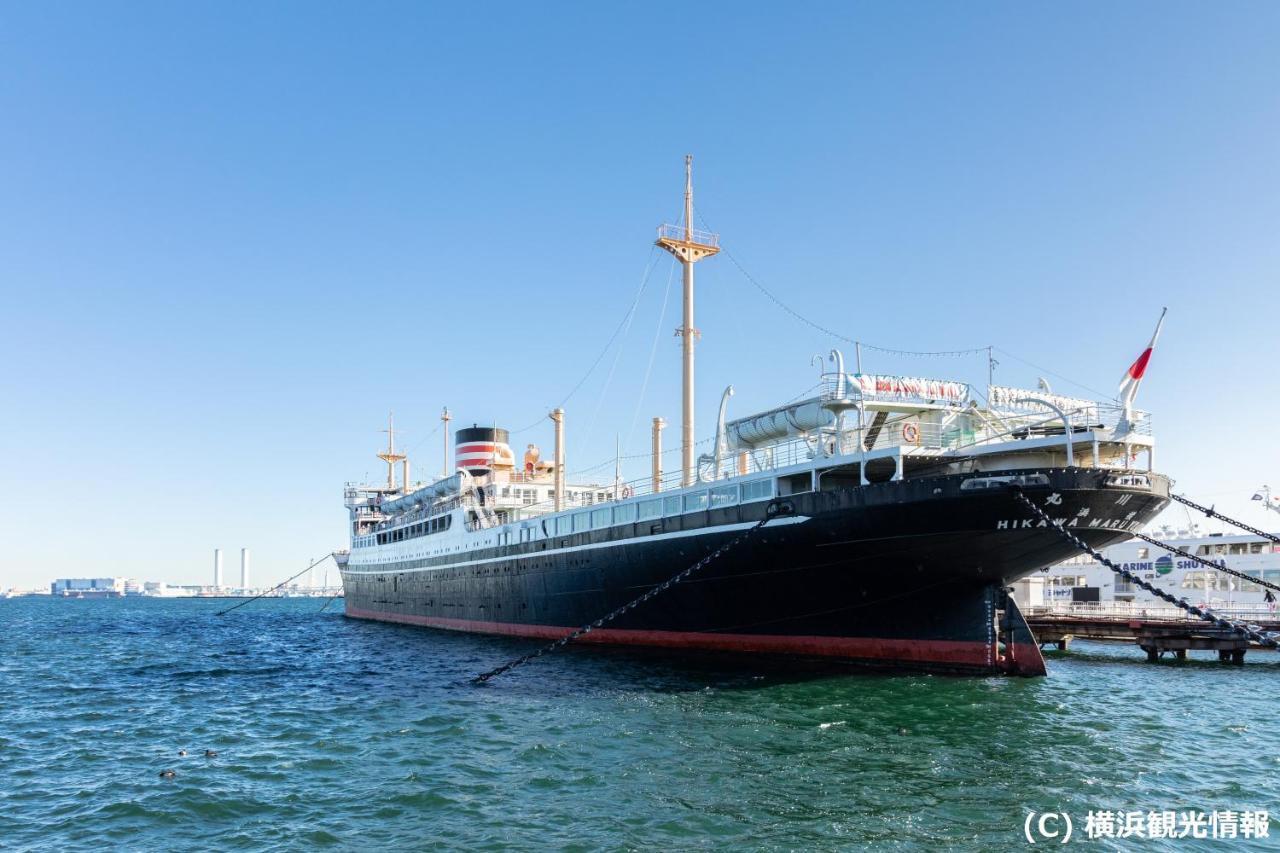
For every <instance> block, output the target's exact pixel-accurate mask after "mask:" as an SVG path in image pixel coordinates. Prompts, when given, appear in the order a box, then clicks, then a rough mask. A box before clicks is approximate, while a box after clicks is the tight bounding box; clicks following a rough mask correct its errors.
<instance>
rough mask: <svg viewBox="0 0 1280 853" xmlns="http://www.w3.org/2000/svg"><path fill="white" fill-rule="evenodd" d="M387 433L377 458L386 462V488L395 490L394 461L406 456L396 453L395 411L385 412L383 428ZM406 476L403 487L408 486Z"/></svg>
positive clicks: (401, 459)
mask: <svg viewBox="0 0 1280 853" xmlns="http://www.w3.org/2000/svg"><path fill="white" fill-rule="evenodd" d="M383 432H385V433H386V434H387V449H386V450H385V451H383V452H382V453H379V454H378V458H379V459H381V460H382V461H383V462H385V463H387V488H388V489H390V490H392V491H395V488H396V463H397V462H401V461H403V460H404V459H405V458H406V457H405V455H404V454H403V453H396V415H395V412H390V413H388V414H387V428H386V429H384V430H383ZM408 479H409V478H408V477H407V476H406V477H405V484H404V486H405V488H406V489H407V488H409V483H408Z"/></svg>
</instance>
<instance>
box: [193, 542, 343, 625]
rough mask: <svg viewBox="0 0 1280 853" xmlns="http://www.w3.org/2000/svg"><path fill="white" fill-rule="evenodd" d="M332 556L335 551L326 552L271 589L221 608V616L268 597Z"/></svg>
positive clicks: (219, 612)
mask: <svg viewBox="0 0 1280 853" xmlns="http://www.w3.org/2000/svg"><path fill="white" fill-rule="evenodd" d="M332 556H333V552H332V551H330V552H329V553H328V554H325V555H324V556H323V557H321V558H320V559H318V560H316V561H315V562H314V563H312V564H311V565H309V566H307V567H306V568H305V569H303V570H302V571H300V572H298V573H297V574H296V575H291V576H290V577H287V578H285V579H284V580H282V581H280V583H278V584H276V585H275V586H273V587H271V589H268V590H264V591H263V592H260V593H258V594H257V595H255V596H254V597H253V598H246V599H245V600H244V601H241V602H238V603H236V604H234V605H232V606H231V607H228V608H227V609H226V610H219V611H218V615H219V616H226V615H227V614H228V613H230V612H231V611H232V610H235V609H237V608H239V607H244V606H245V605H246V604H252V603H253V602H255V601H257V600H258V599H259V598H266V597H267V596H268V595H270V594H271V593H273V592H275V591H276V590H277V589H279V588H280V587H282V586H284V585H285V584H287V583H288V582H289V581H291V580H293V579H294V578H300V577H302V576H303V575H305V574H306V573H307V572H309V571H311V570H312V569H314V568H315V567H316V566H318V565H320V564H321V563H323V562H324V561H325V560H327V559H329V558H330V557H332Z"/></svg>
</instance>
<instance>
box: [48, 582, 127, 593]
mask: <svg viewBox="0 0 1280 853" xmlns="http://www.w3.org/2000/svg"><path fill="white" fill-rule="evenodd" d="M124 591H125V579H124V578H58V579H57V580H55V581H54V582H53V583H52V584H51V585H50V587H49V592H50V593H52V594H53V595H61V596H63V597H65V598H116V597H118V596H121V595H124Z"/></svg>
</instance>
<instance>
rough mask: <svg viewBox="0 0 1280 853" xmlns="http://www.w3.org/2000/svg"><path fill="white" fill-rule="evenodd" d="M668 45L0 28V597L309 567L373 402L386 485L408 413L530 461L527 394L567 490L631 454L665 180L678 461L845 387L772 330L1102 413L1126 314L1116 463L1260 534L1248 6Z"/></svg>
mask: <svg viewBox="0 0 1280 853" xmlns="http://www.w3.org/2000/svg"><path fill="white" fill-rule="evenodd" d="M680 14H681V16H682V17H683V18H684V21H682V22H680V23H679V24H676V23H675V22H673V20H672V19H671V17H670V16H664V15H660V14H655V12H654V10H653V9H652V8H651V7H634V8H615V7H611V6H585V5H581V6H580V5H572V4H564V5H552V6H546V5H543V6H538V7H531V6H522V5H516V4H512V5H506V6H500V5H486V6H483V7H474V8H471V7H458V6H456V5H455V6H443V5H432V4H421V3H398V2H390V3H380V4H376V5H373V6H369V5H356V4H348V5H344V4H327V5H322V6H316V5H314V4H302V3H290V2H282V3H273V4H267V5H257V6H250V5H235V4H231V5H227V4H212V3H188V4H164V3H150V2H139V3H130V4H91V3H85V2H72V3H60V4H14V3H7V4H0V39H3V50H0V80H2V81H3V83H2V85H0V112H2V113H3V115H4V116H5V122H4V125H3V127H2V128H0V288H2V290H0V292H2V293H3V296H2V301H0V305H2V306H3V309H4V316H5V318H6V320H7V323H6V328H5V334H4V335H3V336H0V355H3V357H4V360H5V363H6V364H8V365H9V368H10V369H9V370H8V371H6V372H5V379H4V385H3V389H2V390H3V399H4V400H5V402H6V409H7V412H8V423H7V424H6V428H5V429H4V430H3V431H0V452H2V453H3V459H4V461H5V465H4V485H5V488H4V489H3V495H4V497H3V501H4V505H3V513H0V517H2V519H3V520H0V532H2V533H3V535H4V541H5V542H6V544H7V548H6V552H5V555H4V557H3V558H2V559H0V589H3V588H7V587H11V586H17V587H32V586H43V585H45V584H47V582H48V581H49V580H51V579H52V578H54V577H59V576H111V575H123V576H128V577H136V578H147V579H156V580H165V581H167V582H171V583H202V582H206V583H207V582H209V579H211V577H212V554H213V550H214V548H216V547H221V548H223V549H224V551H225V552H226V553H227V554H228V555H238V550H239V549H240V548H241V547H248V548H250V549H251V551H252V553H253V577H254V581H255V583H261V584H263V585H269V584H273V583H276V582H278V581H280V580H283V579H284V578H285V577H287V576H288V575H290V574H293V573H294V572H296V571H299V570H300V569H302V568H303V567H305V566H306V565H307V564H308V562H310V561H311V560H312V559H314V558H316V557H319V556H320V555H322V554H324V553H325V552H327V551H329V550H332V549H334V548H339V547H344V546H345V545H346V541H347V540H346V514H345V510H344V509H343V506H342V484H343V482H344V481H347V480H360V479H366V478H372V479H379V478H381V477H382V476H384V471H385V469H384V468H383V467H382V464H381V463H380V462H379V461H378V460H377V459H376V458H375V457H374V454H375V453H377V451H378V450H379V448H380V447H381V446H382V445H383V443H384V442H385V436H384V435H383V434H382V433H381V432H380V430H382V429H384V428H385V423H386V418H387V413H388V411H391V410H394V411H395V413H396V423H397V427H403V429H404V434H403V437H402V439H400V441H399V442H398V443H401V446H402V447H404V448H407V449H408V450H409V452H410V454H411V458H412V463H413V467H414V470H415V472H417V473H418V474H420V475H425V474H428V473H431V474H434V473H435V472H437V471H438V470H439V468H440V446H441V436H440V434H439V432H437V431H435V430H436V428H437V426H438V424H439V413H440V410H441V408H442V407H443V406H446V405H447V406H449V407H450V409H451V411H452V412H453V413H454V415H455V420H454V421H453V424H452V425H453V427H455V428H456V427H460V426H466V425H469V424H471V423H473V422H474V423H480V424H490V423H493V422H494V421H495V420H496V421H497V423H498V424H499V425H501V426H505V427H507V428H509V429H511V430H513V431H514V430H518V429H521V428H524V427H531V428H529V429H528V430H526V431H523V432H520V433H518V434H516V435H513V437H512V445H513V449H514V450H515V451H516V452H517V454H519V453H520V452H521V451H522V450H523V448H524V444H525V443H526V442H534V443H537V444H539V445H540V447H541V448H542V450H543V452H544V453H547V454H549V453H550V448H551V427H550V423H549V422H548V421H547V420H546V419H545V414H546V412H547V411H549V410H550V408H552V407H553V406H555V405H557V404H559V403H561V402H564V405H565V408H566V410H567V436H568V454H567V455H568V468H569V470H570V471H579V470H582V469H585V468H589V467H590V466H593V465H597V464H600V465H602V467H601V468H600V472H601V475H602V476H601V479H605V480H611V479H612V461H611V460H612V458H613V455H614V448H615V442H616V441H620V442H621V443H622V445H623V453H624V454H625V455H633V454H641V455H642V454H644V453H645V452H646V451H647V448H648V440H649V439H648V424H649V421H650V419H651V418H652V417H653V416H656V415H661V416H663V417H665V418H666V419H667V421H668V423H669V424H670V425H672V427H674V429H668V431H667V433H666V444H667V447H668V448H674V447H675V446H676V444H677V442H678V424H679V417H680V410H679V393H680V382H679V345H678V340H677V339H676V338H674V337H673V335H672V332H673V330H674V329H675V327H676V326H678V325H679V322H680V321H679V287H680V282H679V273H678V272H675V274H674V275H673V274H672V273H673V267H672V263H671V261H670V259H669V258H667V257H666V256H664V255H662V254H661V253H660V252H659V251H657V250H655V249H654V248H653V246H652V242H653V236H654V228H655V226H657V225H659V224H660V223H662V222H664V221H666V222H670V221H675V220H676V219H677V218H678V213H679V210H680V204H681V192H682V187H683V175H682V170H683V156H684V155H685V154H686V153H692V154H693V155H694V156H695V163H694V169H695V185H696V186H695V191H696V204H697V208H698V211H699V214H700V215H701V217H702V223H703V224H704V227H709V228H711V229H713V230H716V231H718V232H719V233H720V234H721V235H722V244H723V245H724V247H725V249H726V251H725V252H724V253H722V254H721V255H720V256H718V257H716V258H712V259H710V260H708V261H705V262H703V263H701V264H699V266H698V270H697V275H698V307H697V325H698V327H699V328H700V330H701V332H702V338H701V341H700V343H699V348H698V398H697V404H698V424H699V430H698V433H699V436H700V437H703V438H705V437H708V436H710V435H711V433H712V430H713V427H714V421H715V410H716V405H717V403H718V401H719V396H720V393H721V391H722V390H723V388H724V387H725V386H726V385H729V384H732V385H734V387H735V390H736V395H735V396H734V398H733V400H732V402H731V408H730V411H731V412H732V413H733V414H734V415H741V414H745V413H748V412H750V411H755V410H760V409H764V408H769V407H772V406H774V405H777V404H779V403H781V402H783V401H785V400H788V399H791V398H793V397H795V396H797V395H799V394H800V393H801V392H803V391H804V390H805V389H806V388H808V387H809V386H811V385H812V384H813V383H814V382H815V381H816V380H817V375H816V374H817V368H815V367H811V366H810V359H811V357H812V356H813V355H814V354H819V353H826V352H827V350H829V349H830V348H831V347H833V346H840V347H842V348H844V350H845V355H846V357H847V358H848V359H849V360H850V362H852V358H853V353H852V347H851V346H849V345H848V344H847V343H846V342H845V341H842V340H841V339H840V338H837V337H832V336H831V335H828V334H824V333H823V332H822V331H819V330H818V329H816V328H814V327H813V326H812V325H810V324H809V323H807V322H806V321H805V320H808V321H811V322H813V323H816V324H818V325H819V326H821V327H822V328H824V329H827V330H830V331H831V332H834V333H836V334H837V335H839V336H841V337H843V338H848V339H856V340H861V341H865V342H867V343H868V344H872V345H876V346H879V347H884V348H887V349H896V350H913V351H921V350H928V351H937V350H947V351H959V350H978V352H972V353H969V354H966V355H961V356H955V357H929V358H921V357H913V356H906V355H894V354H892V353H889V352H883V351H879V350H872V349H868V350H866V351H865V352H864V366H865V368H866V369H867V370H868V371H874V372H884V373H899V374H907V375H920V376H932V377H953V378H957V379H962V380H965V381H968V382H971V383H973V384H974V385H976V386H978V387H982V386H985V384H986V379H987V362H986V355H985V351H984V348H985V347H987V346H993V347H997V348H998V350H996V351H995V358H996V360H997V362H998V366H997V367H996V368H995V379H996V381H997V382H999V383H1007V384H1011V385H1020V386H1025V387H1035V383H1036V381H1037V379H1038V378H1039V377H1044V378H1046V379H1048V381H1049V382H1050V383H1051V384H1052V385H1053V387H1054V390H1055V391H1059V392H1061V393H1067V394H1073V395H1075V394H1080V395H1084V396H1089V395H1090V394H1089V393H1088V391H1087V390H1086V389H1090V390H1092V391H1097V392H1101V394H1103V395H1105V396H1108V397H1111V396H1114V395H1115V394H1116V387H1117V385H1118V383H1119V381H1120V378H1121V376H1122V374H1123V373H1124V370H1125V368H1126V367H1128V365H1129V363H1130V362H1131V361H1132V360H1133V358H1134V357H1135V356H1136V355H1137V354H1138V352H1139V351H1140V350H1141V348H1142V347H1143V346H1144V345H1145V343H1146V341H1147V339H1148V338H1149V336H1150V333H1151V328H1152V326H1153V324H1154V322H1155V319H1156V317H1157V315H1158V313H1159V311H1160V307H1161V306H1164V305H1167V306H1168V307H1169V315H1168V319H1167V322H1166V325H1165V329H1164V332H1163V335H1162V337H1161V340H1160V343H1159V346H1158V348H1157V349H1156V351H1155V355H1154V357H1153V359H1152V361H1151V366H1150V368H1149V370H1148V373H1147V376H1146V379H1145V381H1144V384H1143V386H1142V389H1141V391H1140V393H1139V395H1138V399H1137V405H1138V406H1139V407H1141V408H1143V409H1147V410H1150V411H1151V412H1153V415H1154V423H1155V429H1156V434H1157V439H1158V445H1157V450H1156V463H1157V467H1158V468H1159V469H1160V470H1162V471H1164V472H1166V473H1168V474H1170V475H1171V476H1173V477H1174V478H1175V479H1176V481H1177V483H1176V489H1177V491H1179V492H1184V493H1186V494H1188V495H1189V496H1191V497H1192V498H1194V499H1197V500H1202V501H1204V502H1206V503H1216V504H1217V505H1218V508H1219V509H1221V510H1223V511H1225V512H1228V513H1236V514H1238V515H1239V516H1241V517H1242V518H1244V519H1246V520H1248V521H1249V522H1250V523H1253V524H1255V525H1260V526H1266V527H1269V528H1273V529H1274V528H1278V527H1280V524H1276V523H1275V522H1274V521H1273V518H1274V514H1271V513H1265V512H1264V511H1263V510H1262V509H1261V508H1260V507H1259V504H1258V503H1257V502H1251V501H1250V500H1249V498H1250V496H1251V495H1252V494H1253V492H1254V491H1255V490H1256V489H1257V488H1258V487H1260V486H1261V485H1263V484H1264V483H1270V484H1271V485H1273V486H1276V487H1280V450H1278V449H1277V443H1276V441H1275V439H1274V437H1273V433H1274V427H1275V424H1276V423H1277V422H1280V404H1278V403H1277V399H1276V389H1275V382H1274V377H1275V365H1276V363H1277V356H1278V355H1280V346H1278V345H1277V337H1276V333H1275V330H1274V309H1275V308H1276V306H1277V296H1276V294H1277V285H1278V282H1277V273H1278V271H1280V240H1277V237H1276V235H1277V234H1278V233H1280V159H1278V157H1277V152H1280V52H1278V51H1276V49H1275V46H1276V44H1278V43H1280V6H1277V5H1275V4H1268V3H1261V2H1257V3H1248V2H1244V3H1233V4H1225V5H1209V4H1193V3H1171V4H1170V3H1162V4H1156V3H1143V2H1138V3H1129V4H1124V5H1121V6H1116V5H1112V4H1103V3H1083V4H1072V5H1071V6H1059V5H1051V4H1037V5H1027V4H1014V3H994V4H985V5H982V6H972V5H956V4H946V3H929V2H926V3H922V4H913V5H912V6H910V7H905V6H897V5H892V4H881V5H874V4H830V5H822V4H812V5H803V4H802V5H800V6H793V7H787V9H786V10H785V14H784V13H783V10H781V9H780V8H779V7H778V6H776V4H769V5H766V4H734V5H733V6H731V7H730V6H721V7H716V6H713V5H706V4H704V5H697V6H691V7H688V8H682V9H681V10H680ZM744 271H745V272H744ZM748 276H749V277H748ZM752 280H754V281H755V282H758V283H759V284H760V285H761V286H763V288H765V289H767V290H768V291H769V292H770V293H772V294H773V296H774V297H776V299H777V300H780V301H781V303H782V304H783V305H785V306H786V307H785V308H784V307H781V306H780V305H779V304H778V302H776V301H774V299H771V298H770V297H769V296H767V295H766V294H765V293H764V292H762V290H761V289H760V288H759V287H757V286H756V285H755V284H753V283H752ZM633 303H634V304H635V311H634V313H633V314H631V313H629V310H628V309H629V307H630V306H631V305H632V304H633ZM787 309H790V311H792V312H795V314H798V315H800V316H801V317H803V318H805V319H803V320H802V319H798V318H797V317H796V316H795V314H792V313H789V312H788V310H787ZM615 330H618V331H617V335H616V337H615V338H612V341H613V343H612V344H611V345H610V346H609V347H607V348H606V344H607V343H609V342H610V340H611V335H613V333H614V332H615ZM597 358H598V359H599V361H598V363H596V364H595V367H594V369H593V370H591V371H590V372H588V368H589V367H590V366H591V365H592V364H593V363H595V362H596V359H597ZM1050 371H1051V372H1050ZM580 381H581V384H580V385H578V383H579V382H580ZM566 398H567V399H566ZM672 458H673V459H674V457H672ZM672 464H674V461H673V463H672ZM647 465H648V462H647V460H646V459H645V458H643V457H642V456H640V457H638V458H636V459H632V460H629V462H628V467H627V469H626V473H627V475H628V476H639V475H641V474H643V473H644V471H645V470H646V469H647ZM1165 518H1166V519H1168V520H1170V521H1171V522H1173V523H1178V522H1182V523H1184V524H1185V516H1184V515H1183V513H1182V511H1181V509H1179V510H1177V511H1171V512H1170V513H1167V514H1166V516H1165ZM232 562H235V561H234V560H233V561H232ZM230 569H231V571H232V573H234V572H235V571H238V564H237V565H233V566H231V567H230Z"/></svg>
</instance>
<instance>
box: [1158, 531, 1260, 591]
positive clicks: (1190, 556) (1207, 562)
mask: <svg viewBox="0 0 1280 853" xmlns="http://www.w3.org/2000/svg"><path fill="white" fill-rule="evenodd" d="M1133 535H1134V536H1136V537H1137V538H1138V539H1141V540H1142V541H1143V542H1150V543H1151V544H1152V545H1155V546H1156V547H1157V548H1163V549H1165V550H1166V551H1169V552H1171V553H1174V554H1177V555H1178V556H1179V557H1186V558H1187V559H1188V560H1195V561H1196V562H1197V563H1199V564H1200V565H1202V566H1204V567H1206V568H1210V569H1213V570H1214V571H1218V572H1222V573H1223V574H1228V575H1235V576H1236V577H1238V578H1244V579H1245V580H1247V581H1249V582H1250V583H1256V584H1257V585H1258V586H1265V587H1266V588H1267V589H1274V590H1275V591H1276V592H1280V586H1277V585H1276V584H1273V583H1268V582H1267V581H1264V580H1263V579H1262V578H1255V577H1254V576H1253V575H1250V574H1246V573H1244V572H1237V571H1236V570H1235V569H1228V568H1227V567H1226V566H1220V565H1218V564H1217V563H1215V562H1213V561H1211V560H1206V559H1204V558H1203V557H1197V556H1196V555H1195V554H1192V553H1190V552H1189V551H1184V550H1182V549H1181V548H1175V547H1174V546H1173V545H1166V544H1164V543H1163V542H1161V541H1159V540H1158V539H1152V538H1151V537H1150V536H1147V535H1145V534H1143V533H1135V534H1133Z"/></svg>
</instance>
